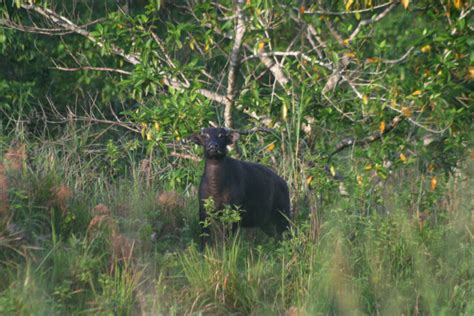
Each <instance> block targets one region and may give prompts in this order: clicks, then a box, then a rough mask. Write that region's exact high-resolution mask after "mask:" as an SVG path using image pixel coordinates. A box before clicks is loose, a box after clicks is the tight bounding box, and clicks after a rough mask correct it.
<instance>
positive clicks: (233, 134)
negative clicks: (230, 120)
mask: <svg viewBox="0 0 474 316" xmlns="http://www.w3.org/2000/svg"><path fill="white" fill-rule="evenodd" d="M239 137H240V134H239V132H237V131H227V141H228V142H229V144H234V143H235V142H236V141H237V140H238V139H239Z"/></svg>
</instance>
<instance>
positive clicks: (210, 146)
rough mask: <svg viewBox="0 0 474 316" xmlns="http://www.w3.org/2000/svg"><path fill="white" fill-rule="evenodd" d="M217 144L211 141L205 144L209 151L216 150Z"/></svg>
mask: <svg viewBox="0 0 474 316" xmlns="http://www.w3.org/2000/svg"><path fill="white" fill-rule="evenodd" d="M217 148H218V147H217V144H216V143H211V144H209V145H207V150H209V151H217Z"/></svg>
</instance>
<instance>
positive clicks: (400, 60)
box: [382, 46, 415, 65]
mask: <svg viewBox="0 0 474 316" xmlns="http://www.w3.org/2000/svg"><path fill="white" fill-rule="evenodd" d="M413 49H415V47H414V46H412V47H410V49H409V50H407V52H406V53H405V54H403V55H402V56H401V57H400V58H398V59H392V60H390V59H388V60H382V62H383V63H384V64H392V65H393V64H398V63H401V62H402V61H404V60H405V59H406V58H407V57H408V56H409V55H410V53H411V52H412V51H413Z"/></svg>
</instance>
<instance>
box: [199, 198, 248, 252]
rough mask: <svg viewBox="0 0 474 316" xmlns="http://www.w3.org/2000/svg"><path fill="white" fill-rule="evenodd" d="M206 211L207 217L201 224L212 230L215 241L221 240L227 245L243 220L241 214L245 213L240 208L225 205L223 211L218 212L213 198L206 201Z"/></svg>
mask: <svg viewBox="0 0 474 316" xmlns="http://www.w3.org/2000/svg"><path fill="white" fill-rule="evenodd" d="M204 209H205V210H206V214H207V217H206V219H204V220H203V221H202V222H201V225H202V227H203V228H210V229H211V235H212V236H213V238H214V239H215V241H216V240H221V241H222V242H223V243H224V244H225V242H226V241H227V240H228V239H229V236H231V235H232V231H233V229H234V228H235V227H236V225H237V223H239V222H240V220H241V216H240V212H244V211H243V210H241V209H240V207H239V206H234V207H232V206H230V205H225V206H224V208H223V209H221V210H218V209H216V204H215V202H214V200H213V199H212V198H211V197H210V198H208V199H205V200H204ZM203 234H205V233H203Z"/></svg>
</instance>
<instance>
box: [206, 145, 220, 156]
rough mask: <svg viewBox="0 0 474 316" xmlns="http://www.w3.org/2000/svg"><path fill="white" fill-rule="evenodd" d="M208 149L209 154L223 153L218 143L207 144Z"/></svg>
mask: <svg viewBox="0 0 474 316" xmlns="http://www.w3.org/2000/svg"><path fill="white" fill-rule="evenodd" d="M206 151H207V154H208V155H209V156H217V155H220V154H222V153H221V151H220V150H219V146H218V145H217V144H212V143H211V144H209V145H207V148H206Z"/></svg>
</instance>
